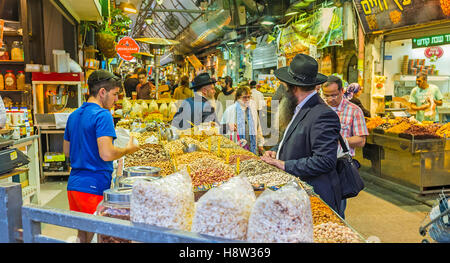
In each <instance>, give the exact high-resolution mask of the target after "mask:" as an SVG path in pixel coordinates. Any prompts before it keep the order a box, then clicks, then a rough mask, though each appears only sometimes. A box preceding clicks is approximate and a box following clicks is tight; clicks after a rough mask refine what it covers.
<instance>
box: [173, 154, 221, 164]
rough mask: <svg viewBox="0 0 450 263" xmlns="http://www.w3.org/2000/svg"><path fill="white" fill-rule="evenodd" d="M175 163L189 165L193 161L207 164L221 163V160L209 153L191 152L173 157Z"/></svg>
mask: <svg viewBox="0 0 450 263" xmlns="http://www.w3.org/2000/svg"><path fill="white" fill-rule="evenodd" d="M174 159H175V163H176V164H177V165H181V164H191V163H193V162H195V161H198V162H201V163H207V162H223V161H222V159H221V158H219V157H217V156H215V155H214V154H211V153H209V152H197V151H196V152H191V153H183V154H182V155H178V156H174Z"/></svg>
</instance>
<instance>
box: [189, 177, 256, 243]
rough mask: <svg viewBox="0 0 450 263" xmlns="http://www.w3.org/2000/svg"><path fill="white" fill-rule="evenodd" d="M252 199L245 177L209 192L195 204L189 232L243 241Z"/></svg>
mask: <svg viewBox="0 0 450 263" xmlns="http://www.w3.org/2000/svg"><path fill="white" fill-rule="evenodd" d="M255 200H256V197H255V193H254V191H253V187H252V186H251V184H250V183H249V182H248V180H247V178H246V177H245V176H236V177H233V178H231V179H230V180H228V181H227V182H225V183H224V184H222V185H220V186H218V187H216V188H212V189H210V190H209V191H208V192H206V194H204V195H203V196H202V197H200V199H199V200H198V202H197V203H196V211H195V216H194V219H193V222H192V232H197V233H201V234H207V235H212V236H217V237H223V238H229V239H236V240H246V235H247V226H248V219H249V217H250V213H251V210H252V207H253V204H254V202H255Z"/></svg>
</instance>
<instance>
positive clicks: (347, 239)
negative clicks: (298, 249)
mask: <svg viewBox="0 0 450 263" xmlns="http://www.w3.org/2000/svg"><path fill="white" fill-rule="evenodd" d="M314 242H316V243H361V242H362V240H361V238H360V237H359V236H358V235H357V234H356V233H355V232H353V230H351V229H350V228H349V227H346V226H341V225H338V224H336V223H333V222H328V223H323V224H320V225H318V226H315V227H314Z"/></svg>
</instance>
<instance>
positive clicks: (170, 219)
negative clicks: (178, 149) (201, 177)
mask: <svg viewBox="0 0 450 263" xmlns="http://www.w3.org/2000/svg"><path fill="white" fill-rule="evenodd" d="M194 212H195V201H194V193H193V191H192V181H191V177H190V176H189V175H188V174H187V172H186V171H181V172H177V173H174V174H171V175H168V176H166V177H163V178H160V179H157V180H153V181H150V182H149V181H144V180H137V181H136V182H135V183H134V185H133V190H132V194H131V202H130V217H131V221H132V222H136V223H145V224H150V225H156V226H160V227H167V228H173V229H180V230H185V231H190V229H191V225H192V217H193V216H194Z"/></svg>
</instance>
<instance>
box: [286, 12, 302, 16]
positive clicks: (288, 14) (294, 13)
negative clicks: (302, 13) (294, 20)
mask: <svg viewBox="0 0 450 263" xmlns="http://www.w3.org/2000/svg"><path fill="white" fill-rule="evenodd" d="M298 13H299V12H298V11H292V12H289V13H286V14H285V15H284V16H293V15H296V14H298Z"/></svg>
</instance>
